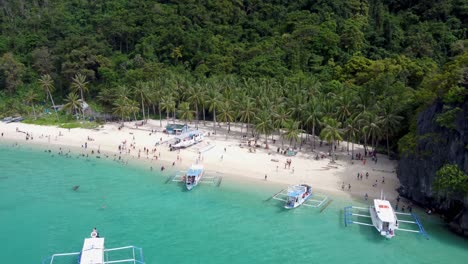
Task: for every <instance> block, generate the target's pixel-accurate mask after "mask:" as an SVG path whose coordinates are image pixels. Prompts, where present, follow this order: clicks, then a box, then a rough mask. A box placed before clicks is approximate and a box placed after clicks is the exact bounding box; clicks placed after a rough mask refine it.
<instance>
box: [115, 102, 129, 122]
mask: <svg viewBox="0 0 468 264" xmlns="http://www.w3.org/2000/svg"><path fill="white" fill-rule="evenodd" d="M127 101H128V98H125V97H120V98H118V99H117V100H115V101H114V104H113V105H114V114H116V115H119V116H120V117H121V120H122V123H123V122H124V118H125V117H127V116H128V114H129V112H128V102H127Z"/></svg>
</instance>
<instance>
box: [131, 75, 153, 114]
mask: <svg viewBox="0 0 468 264" xmlns="http://www.w3.org/2000/svg"><path fill="white" fill-rule="evenodd" d="M133 92H134V93H135V95H136V96H137V97H138V99H139V100H140V102H141V113H142V114H143V120H146V116H145V101H147V100H148V96H149V89H148V84H147V83H144V82H137V83H136V85H135V86H134V87H133Z"/></svg>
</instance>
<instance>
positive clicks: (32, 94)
mask: <svg viewBox="0 0 468 264" xmlns="http://www.w3.org/2000/svg"><path fill="white" fill-rule="evenodd" d="M37 98H38V95H37V93H36V91H35V90H34V89H29V90H28V91H27V92H26V94H25V95H24V100H25V101H26V104H30V105H31V107H32V110H33V114H34V120H36V119H37V116H36V109H35V108H34V102H36V101H37Z"/></svg>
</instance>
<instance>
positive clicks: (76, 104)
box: [63, 92, 82, 114]
mask: <svg viewBox="0 0 468 264" xmlns="http://www.w3.org/2000/svg"><path fill="white" fill-rule="evenodd" d="M81 105H82V104H81V103H80V100H79V97H78V95H77V94H76V93H74V92H71V93H69V94H68V96H67V98H66V99H65V105H64V106H63V108H64V109H66V110H71V111H72V113H73V114H75V113H76V112H77V109H78V111H79V109H80V107H81Z"/></svg>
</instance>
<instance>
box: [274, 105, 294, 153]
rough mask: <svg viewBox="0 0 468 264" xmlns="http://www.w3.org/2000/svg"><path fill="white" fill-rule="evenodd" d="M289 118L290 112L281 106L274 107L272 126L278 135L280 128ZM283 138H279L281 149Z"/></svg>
mask: <svg viewBox="0 0 468 264" xmlns="http://www.w3.org/2000/svg"><path fill="white" fill-rule="evenodd" d="M290 117H291V112H290V111H288V110H286V108H285V107H284V106H283V105H279V106H277V107H276V109H275V111H274V113H273V119H274V122H273V126H274V127H275V128H276V129H277V130H278V134H280V135H281V128H283V127H284V126H285V123H286V121H288V120H289V119H290ZM283 139H284V137H281V147H284V140H283Z"/></svg>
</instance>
